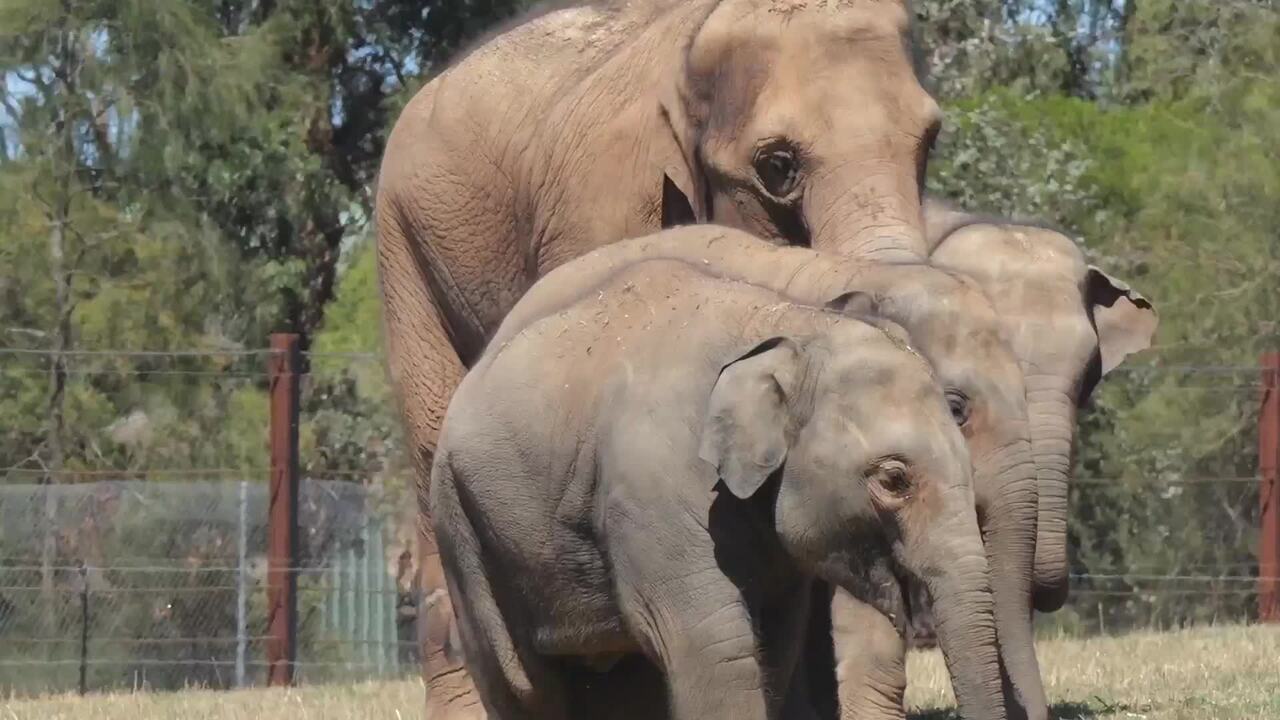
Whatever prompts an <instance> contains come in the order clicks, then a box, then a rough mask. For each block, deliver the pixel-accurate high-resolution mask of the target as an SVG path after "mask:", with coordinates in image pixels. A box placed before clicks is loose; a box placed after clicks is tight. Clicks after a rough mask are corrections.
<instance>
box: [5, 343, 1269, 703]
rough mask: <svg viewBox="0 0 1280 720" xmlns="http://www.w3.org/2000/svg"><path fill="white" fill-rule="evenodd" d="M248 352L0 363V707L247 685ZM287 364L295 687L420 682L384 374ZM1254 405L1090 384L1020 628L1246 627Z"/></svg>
mask: <svg viewBox="0 0 1280 720" xmlns="http://www.w3.org/2000/svg"><path fill="white" fill-rule="evenodd" d="M267 357H268V353H267V352H266V351H257V350H248V351H246V350H238V349H233V350H223V351H213V352H206V351H190V352H163V353H153V352H128V353H124V352H106V351H86V352H75V353H64V354H62V355H61V356H59V357H58V358H57V359H56V360H57V361H56V362H55V357H54V356H53V355H52V354H51V353H48V352H45V351H41V350H34V349H21V348H20V349H0V693H21V694H26V693H32V692H45V691H74V690H76V689H77V688H85V689H88V690H104V689H113V688H114V689H123V688H135V687H136V688H153V689H166V688H180V687H185V686H189V685H201V686H208V687H214V688H229V687H238V686H247V685H258V684H262V683H263V682H265V679H266V662H267V658H266V650H265V648H266V639H267V638H266V633H267V627H268V622H267V620H268V618H267V592H266V586H267V558H266V552H267V528H266V524H267V517H268V512H267V505H268V502H269V497H268V494H269V485H268V471H267V467H266V466H267V458H268V456H269V453H268V444H267V438H268V415H269V413H268V405H269V403H268V385H269V382H268V376H267V372H266V368H267ZM303 369H304V374H303V377H302V383H301V395H302V398H301V408H302V411H301V417H300V418H299V426H300V427H299V436H300V453H299V454H300V466H301V468H300V470H301V472H300V475H301V490H300V497H299V501H300V506H299V518H298V521H299V523H298V524H299V528H300V548H299V552H298V566H297V567H296V568H295V570H296V573H297V578H298V580H297V582H298V606H299V607H298V633H297V664H296V673H295V676H296V678H297V679H298V680H299V681H300V682H322V681H327V680H330V679H342V680H350V679H352V678H359V677H386V676H395V675H398V674H413V673H416V672H417V665H418V656H417V647H416V644H415V638H416V630H415V620H416V616H417V610H418V606H419V604H420V603H421V601H422V599H423V598H422V597H421V593H420V591H419V588H418V587H417V585H416V581H415V578H416V567H415V564H414V557H413V553H414V552H415V551H416V547H415V546H414V542H413V541H414V538H415V525H414V520H415V514H416V507H417V506H416V503H415V501H414V497H415V483H414V482H413V479H412V475H411V473H410V472H409V471H408V469H407V463H406V462H405V453H404V450H403V446H402V444H401V442H400V434H399V423H398V417H397V416H396V409H395V403H394V402H393V401H392V399H391V395H390V392H389V390H388V388H387V386H386V382H385V373H384V369H383V366H382V364H381V362H380V361H379V360H378V358H376V357H375V356H372V355H367V354H361V353H348V354H338V353H335V354H318V353H313V354H309V355H307V356H305V358H304V368H303ZM54 388H61V389H60V390H59V393H58V394H57V395H55V393H54V392H53V390H54ZM1263 392H1264V384H1263V382H1262V381H1261V380H1260V373H1259V371H1258V369H1257V368H1256V367H1248V366H1241V367H1235V366H1197V367H1177V368H1168V367H1166V368H1145V367H1144V368H1136V369H1132V370H1121V371H1117V372H1116V373H1114V374H1113V375H1111V376H1109V377H1108V378H1107V379H1106V381H1105V383H1104V387H1103V388H1102V390H1101V391H1100V393H1099V394H1098V396H1097V397H1096V398H1095V401H1094V402H1093V406H1092V407H1091V409H1090V410H1089V411H1087V412H1086V413H1085V414H1083V415H1082V416H1081V418H1080V422H1079V425H1080V428H1081V434H1080V439H1079V443H1078V451H1077V453H1076V459H1075V464H1076V468H1075V478H1074V481H1073V482H1072V485H1071V521H1070V528H1071V535H1070V538H1069V540H1070V548H1071V550H1070V556H1071V569H1072V573H1073V575H1072V583H1071V584H1072V592H1071V598H1070V600H1069V602H1068V604H1067V606H1066V607H1065V608H1064V609H1063V610H1061V611H1060V612H1057V613H1053V614H1051V615H1044V616H1041V617H1040V620H1039V622H1040V623H1042V624H1045V625H1052V626H1054V627H1056V628H1057V629H1059V630H1063V631H1067V632H1084V633H1087V632H1098V631H1102V632H1116V631H1123V630H1126V629H1129V628H1135V627H1142V628H1149V627H1157V628H1158V627H1168V626H1177V625H1183V624H1188V623H1195V622H1214V621H1231V622H1241V621H1245V622H1247V621H1252V620H1254V619H1256V618H1257V603H1258V589H1259V585H1260V578H1259V577H1258V575H1259V568H1258V528H1259V521H1260V510H1259V500H1258V498H1259V467H1258V450H1257V447H1258V445H1257V443H1258V407H1259V404H1260V402H1261V398H1262V395H1263ZM54 397H60V398H61V399H60V400H59V401H58V402H60V404H61V406H60V407H59V408H57V410H58V412H57V413H55V412H54V411H53V410H54V408H53V401H52V400H51V398H54ZM51 444H52V445H56V446H57V450H58V452H57V453H55V452H53V449H54V448H53V447H52V445H51Z"/></svg>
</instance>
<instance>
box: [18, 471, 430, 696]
mask: <svg viewBox="0 0 1280 720" xmlns="http://www.w3.org/2000/svg"><path fill="white" fill-rule="evenodd" d="M300 490H301V491H300V500H301V505H300V507H299V524H300V526H301V527H302V528H304V532H303V533H302V540H303V547H302V549H301V553H300V555H301V557H302V558H303V561H302V564H301V565H300V566H299V567H297V568H296V571H297V576H298V597H299V603H298V604H299V623H298V656H297V657H298V662H297V664H296V666H295V672H296V675H297V676H298V677H299V678H300V679H301V680H303V681H321V680H325V679H329V678H333V677H342V678H347V679H349V678H352V677H361V676H365V677H368V676H383V675H391V674H396V673H401V672H406V673H408V672H413V670H414V668H415V665H416V657H415V653H416V646H415V645H414V643H413V642H412V639H413V632H412V626H411V625H410V626H406V622H405V617H406V614H405V613H404V612H403V610H404V607H405V606H406V605H407V606H409V607H413V606H414V605H415V599H414V598H413V597H412V596H411V595H410V596H407V597H406V594H405V593H402V592H401V591H400V590H399V589H398V587H397V570H398V567H397V566H398V565H399V564H400V563H401V562H402V561H401V559H400V558H395V557H388V549H389V545H388V543H387V539H388V537H389V535H390V532H389V531H390V528H389V527H388V525H387V518H386V517H385V515H384V514H383V513H382V512H380V511H379V504H380V498H379V497H378V492H377V490H376V488H371V487H367V486H364V485H361V484H356V483H349V482H343V481H333V480H305V481H304V482H303V483H302V486H301V489H300ZM267 502H268V498H267V486H266V485H265V484H264V483H262V482H261V481H252V480H248V479H245V480H234V479H213V480H198V479H184V480H182V481H179V482H155V481H151V480H95V481H90V482H84V483H77V484H73V485H53V484H29V483H11V484H6V485H3V486H0V523H2V524H0V638H2V640H0V678H3V680H2V681H0V685H4V686H5V689H6V690H9V691H15V692H32V691H48V690H67V689H76V688H79V687H85V688H87V689H107V688H140V687H145V688H179V687H183V686H186V685H192V684H195V685H200V686H206V687H213V688H227V687H244V686H248V685H256V684H260V683H261V682H262V681H263V679H264V677H265V675H264V670H263V669H264V668H265V665H266V658H265V656H264V643H265V640H266V637H265V636H264V629H265V627H266V593H265V584H266V573H267V560H266V537H267V527H266V519H267ZM50 530H52V533H53V536H52V538H50V536H49V531H50ZM50 541H52V550H51V551H49V550H48V549H47V548H46V547H45V544H46V543H48V542H50ZM401 579H403V578H401ZM408 618H409V620H410V621H411V620H412V615H411V614H409V616H408Z"/></svg>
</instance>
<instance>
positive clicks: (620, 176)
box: [375, 0, 940, 694]
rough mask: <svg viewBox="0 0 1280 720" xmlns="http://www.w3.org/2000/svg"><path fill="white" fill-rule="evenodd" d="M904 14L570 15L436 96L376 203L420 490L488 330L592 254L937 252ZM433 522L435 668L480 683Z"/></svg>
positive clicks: (519, 34)
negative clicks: (769, 245)
mask: <svg viewBox="0 0 1280 720" xmlns="http://www.w3.org/2000/svg"><path fill="white" fill-rule="evenodd" d="M911 17H912V16H911V13H910V10H909V7H908V3H907V2H906V1H905V0H878V1H872V0H838V1H835V2H828V1H825V0H631V1H630V2H621V1H620V0H600V1H599V2H595V3H570V4H569V5H568V6H566V7H559V8H555V7H554V6H553V7H548V8H544V9H543V10H541V11H539V12H535V13H533V14H532V15H530V16H527V17H525V18H524V19H522V20H520V21H519V22H517V23H516V24H515V25H514V26H512V27H509V28H505V29H503V30H501V31H499V32H497V33H495V34H494V35H492V36H491V37H490V38H488V40H487V41H486V42H483V43H481V44H479V45H477V46H476V47H475V48H474V49H473V50H471V51H470V52H469V53H466V54H464V55H463V57H462V58H461V59H460V60H458V61H457V62H456V63H454V64H453V65H452V66H451V67H449V68H447V69H446V70H445V71H444V72H442V73H441V74H440V75H439V76H437V77H436V78H435V79H433V80H432V81H431V82H429V83H428V84H427V85H426V86H424V87H423V88H422V89H421V90H420V91H419V92H418V93H417V94H416V95H415V96H414V97H413V98H412V100H411V101H410V102H409V103H408V105H407V106H406V107H405V109H404V111H403V112H402V114H401V115H400V117H399V118H398V119H397V121H396V123H395V126H394V127H393V129H392V132H391V135H390V136H389V138H388V141H387V146H386V150H385V152H384V156H383V161H382V167H381V169H380V173H379V177H378V189H377V196H376V201H375V216H376V225H377V245H378V267H379V278H380V285H381V292H382V300H383V309H384V313H383V317H384V327H385V335H386V347H387V352H388V360H389V363H388V364H389V371H390V375H391V380H392V385H393V387H394V388H395V390H396V395H397V397H398V398H399V400H400V402H401V406H402V407H401V413H402V415H403V416H404V418H405V427H406V429H407V435H408V437H407V442H408V445H409V447H410V455H411V458H412V461H413V464H414V467H415V472H416V475H417V477H418V479H419V484H420V486H421V487H420V490H419V495H420V496H421V497H425V495H426V489H425V483H426V479H427V477H428V473H429V468H430V465H431V457H432V454H433V452H434V450H435V445H436V440H437V437H438V431H439V427H440V422H441V418H442V417H443V414H444V410H445V407H446V405H447V403H448V400H449V397H450V395H451V393H452V392H453V389H454V387H456V385H457V383H458V382H459V380H460V379H461V377H462V375H463V373H464V370H465V368H466V367H467V366H469V365H471V364H472V363H474V361H475V360H476V358H477V357H478V356H479V355H480V352H481V351H482V349H483V347H484V343H485V340H486V338H487V337H488V336H489V335H490V334H491V333H492V332H493V331H494V330H495V329H496V328H497V327H498V324H499V323H500V321H501V320H502V318H503V316H504V315H505V314H506V313H507V311H509V310H510V309H511V307H512V306H513V305H514V304H515V302H516V300H517V299H518V298H519V297H520V296H521V295H522V294H523V293H524V292H525V291H526V290H527V289H528V288H529V287H530V285H532V284H533V282H534V281H535V280H537V279H538V278H539V277H541V276H543V275H544V274H545V273H546V272H547V271H549V270H551V269H553V268H555V267H557V266H559V265H560V264H562V263H564V262H566V261H568V260H570V259H572V258H574V257H577V256H579V255H581V254H583V253H585V252H587V251H589V250H591V249H594V248H595V247H599V246H601V245H604V244H607V243H611V242H614V241H617V240H620V239H622V238H625V237H634V236H636V235H643V234H645V233H647V232H652V231H656V230H659V229H660V228H662V227H668V226H673V225H679V224H688V223H693V222H711V221H715V222H718V223H720V224H728V225H733V226H737V227H740V228H743V229H745V230H747V231H749V232H751V233H753V234H755V235H757V236H759V237H762V238H765V239H768V240H771V241H774V242H778V243H788V244H799V245H808V246H811V247H814V248H817V249H820V250H824V251H829V252H833V253H838V254H842V255H845V256H850V257H861V258H874V259H878V260H886V261H889V260H913V261H914V260H921V259H923V258H924V257H925V254H926V251H927V249H926V246H925V244H924V235H923V227H922V220H921V209H920V202H921V201H920V188H921V182H922V178H923V175H924V170H925V165H926V162H927V158H928V151H929V148H930V146H931V145H932V142H933V138H934V137H935V136H936V134H937V131H938V127H939V123H940V111H939V109H938V106H937V104H936V103H935V102H934V101H933V99H932V98H931V97H930V96H929V94H928V93H927V92H925V90H924V89H923V88H922V86H921V84H920V82H919V80H918V78H917V76H916V74H915V69H914V64H913V58H912V57H911V43H910V23H911ZM602 188H607V189H608V191H609V192H608V193H602V192H601V189H602ZM420 514H422V516H423V518H424V524H423V527H421V528H420V532H421V538H420V546H421V547H420V551H419V565H420V568H421V569H420V573H421V575H420V576H421V581H420V585H421V587H422V589H423V592H424V594H425V596H426V597H428V598H430V599H431V600H430V601H429V602H427V603H424V606H423V607H422V608H421V609H420V613H421V615H420V617H419V622H418V626H419V631H420V635H421V637H422V645H423V657H424V658H425V662H424V666H425V667H424V676H425V679H426V680H427V682H428V684H429V685H440V686H442V687H444V688H445V689H444V690H443V692H444V693H445V694H455V690H456V691H457V692H461V691H462V690H463V689H464V686H465V683H466V680H465V675H464V674H458V673H457V672H456V670H457V663H456V660H457V658H456V656H455V654H454V653H453V652H452V649H451V647H452V646H451V642H450V637H451V634H452V633H451V631H450V629H449V626H448V618H449V617H450V615H451V612H452V611H451V608H450V606H449V600H448V598H447V597H445V596H443V595H442V594H440V593H439V590H440V588H441V587H442V584H441V583H442V577H441V575H440V568H439V565H438V562H437V561H436V560H435V557H434V555H435V550H434V541H433V539H432V537H431V535H430V532H429V527H428V524H427V523H425V519H426V518H427V514H426V509H425V507H423V508H420ZM453 683H462V686H458V687H456V688H455V687H454V686H453Z"/></svg>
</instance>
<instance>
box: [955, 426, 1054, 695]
mask: <svg viewBox="0 0 1280 720" xmlns="http://www.w3.org/2000/svg"><path fill="white" fill-rule="evenodd" d="M1019 435H1020V436H1022V437H1025V431H1024V432H1023V433H1019ZM973 482H974V488H975V490H976V496H977V503H978V509H979V515H980V520H981V524H982V529H983V533H984V545H985V546H986V554H987V561H988V563H989V565H990V568H991V589H992V592H993V593H994V596H995V622H996V633H997V635H998V637H999V639H1000V659H1001V660H1002V661H1003V664H1004V671H1005V674H1006V677H1007V679H1008V681H1009V683H1010V684H1011V686H1012V689H1013V694H1014V696H1015V698H1016V700H1017V704H1018V705H1019V706H1020V709H1019V708H1018V707H1015V706H1010V708H1009V715H1010V717H1026V718H1027V719H1028V720H1043V719H1044V718H1046V717H1047V716H1048V704H1047V701H1046V700H1045V693H1044V686H1043V684H1042V682H1041V679H1040V665H1039V662H1037V660H1036V651H1035V638H1034V637H1033V633H1032V624H1031V577H1032V564H1033V562H1032V561H1033V558H1034V547H1035V533H1036V515H1037V502H1036V494H1037V493H1036V472H1035V465H1034V464H1033V463H1032V462H1031V448H1030V445H1029V444H1028V443H1027V442H1026V441H1025V440H1021V441H1018V442H1015V443H1012V444H1011V445H1009V446H1007V447H1004V448H999V449H998V450H996V451H994V452H990V453H988V454H987V455H986V456H985V457H983V458H980V459H979V461H978V463H976V464H975V467H974V481H973Z"/></svg>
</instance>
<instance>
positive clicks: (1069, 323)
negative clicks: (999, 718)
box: [927, 201, 1159, 612]
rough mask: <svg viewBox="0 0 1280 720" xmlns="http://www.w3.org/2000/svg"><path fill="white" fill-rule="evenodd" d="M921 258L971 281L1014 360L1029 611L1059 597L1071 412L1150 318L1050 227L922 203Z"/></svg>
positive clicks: (1141, 342) (1131, 347)
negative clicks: (924, 236)
mask: <svg viewBox="0 0 1280 720" xmlns="http://www.w3.org/2000/svg"><path fill="white" fill-rule="evenodd" d="M927 218H928V221H929V230H930V232H929V235H930V237H929V244H930V246H931V248H932V254H931V256H930V262H931V263H932V264H933V265H935V266H937V267H940V268H945V269H948V270H953V271H956V272H959V273H962V274H964V275H965V276H967V277H969V278H972V279H973V280H974V281H976V282H977V284H978V285H979V286H980V287H981V288H982V289H983V292H984V293H985V294H986V295H987V297H988V298H989V299H990V300H991V302H992V304H993V306H994V307H995V309H996V313H997V315H998V316H999V318H1000V323H1001V326H1002V330H1003V334H1004V336H1005V338H1006V340H1007V341H1008V342H1009V344H1010V345H1011V347H1012V348H1013V351H1014V353H1015V354H1016V355H1017V357H1018V360H1019V362H1020V363H1021V365H1022V369H1023V374H1024V376H1025V378H1026V384H1027V412H1028V416H1029V417H1030V418H1031V446H1032V453H1033V454H1034V457H1035V462H1036V473H1037V476H1038V479H1039V503H1040V510H1039V519H1038V522H1037V538H1036V556H1035V593H1034V600H1035V607H1036V609H1037V610H1039V611H1041V612H1053V611H1055V610H1057V609H1059V608H1060V607H1062V605H1063V603H1065V602H1066V599H1067V594H1068V582H1067V580H1068V566H1067V485H1068V482H1069V480H1070V473H1071V465H1072V452H1073V449H1074V445H1075V435H1076V413H1077V410H1078V409H1079V407H1080V406H1081V405H1083V404H1084V403H1085V402H1086V401H1087V400H1088V399H1089V396H1090V395H1091V394H1092V393H1093V391H1094V389H1095V388H1096V387H1097V385H1098V383H1099V382H1100V381H1101V380H1102V378H1103V377H1104V376H1105V375H1106V374H1107V373H1109V372H1111V371H1112V370H1114V369H1115V368H1116V367H1117V366H1119V365H1120V363H1121V362H1123V361H1124V359H1125V358H1126V357H1127V356H1128V355H1130V354H1132V353H1135V352H1139V351H1141V350H1144V349H1146V348H1148V347H1150V345H1151V342H1152V338H1153V337H1154V335H1155V332H1156V328H1157V325H1158V322H1159V318H1158V316H1157V314H1156V311H1155V308H1154V306H1153V305H1152V304H1151V302H1150V301H1149V300H1147V299H1146V298H1145V297H1143V296H1142V295H1140V294H1139V293H1138V292H1136V291H1135V290H1133V289H1132V288H1131V287H1129V285H1128V284H1127V283H1125V282H1122V281H1120V280H1117V279H1115V278H1113V277H1111V276H1110V275H1108V274H1107V273H1105V272H1103V271H1102V270H1101V269H1099V268H1097V267H1094V266H1092V265H1089V264H1088V263H1087V262H1086V261H1085V258H1084V254H1083V253H1082V252H1081V250H1080V247H1079V246H1078V245H1077V244H1076V243H1075V242H1073V241H1072V240H1071V238H1069V237H1067V236H1066V235H1064V234H1062V233H1061V232H1058V231H1056V230H1053V229H1049V228H1044V227H1037V226H1033V225H1028V224H1019V223H1016V222H1013V221H1010V220H1002V219H998V218H987V217H981V216H976V215H969V214H966V213H963V212H960V211H958V210H955V209H953V208H950V207H948V206H946V205H945V204H943V203H940V202H935V201H931V202H930V203H929V204H928V206H927Z"/></svg>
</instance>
